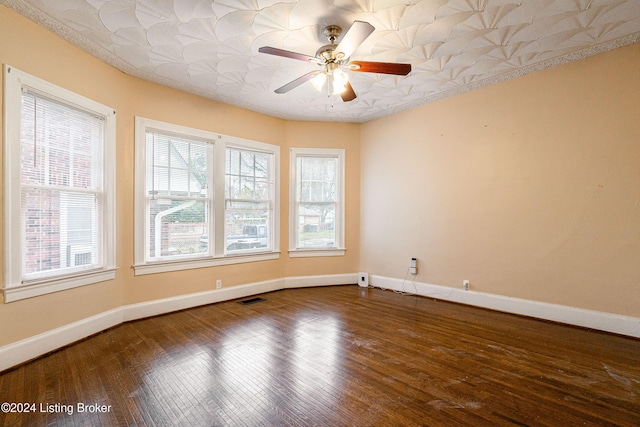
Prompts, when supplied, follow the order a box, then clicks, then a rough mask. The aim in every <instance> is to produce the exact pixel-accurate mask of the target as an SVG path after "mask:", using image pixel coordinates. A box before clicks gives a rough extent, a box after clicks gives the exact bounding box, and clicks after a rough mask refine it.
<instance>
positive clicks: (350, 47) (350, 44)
mask: <svg viewBox="0 0 640 427" xmlns="http://www.w3.org/2000/svg"><path fill="white" fill-rule="evenodd" d="M374 30H375V28H374V27H373V25H371V24H369V23H368V22H364V21H353V24H352V25H351V27H350V28H349V31H347V34H345V35H344V37H343V38H342V41H341V42H340V44H338V47H337V48H336V50H335V52H336V54H337V55H339V54H340V53H342V54H344V58H348V57H350V56H351V54H352V53H353V52H355V50H356V49H357V48H358V47H359V46H360V45H361V44H362V42H364V41H365V40H366V38H367V37H369V36H370V35H371V33H373V31H374Z"/></svg>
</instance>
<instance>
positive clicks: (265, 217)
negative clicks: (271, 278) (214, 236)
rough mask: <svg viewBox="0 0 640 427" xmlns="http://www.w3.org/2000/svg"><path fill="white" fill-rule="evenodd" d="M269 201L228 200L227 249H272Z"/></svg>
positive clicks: (226, 212) (226, 218) (226, 222)
mask: <svg viewBox="0 0 640 427" xmlns="http://www.w3.org/2000/svg"><path fill="white" fill-rule="evenodd" d="M270 224H271V221H270V208H269V203H260V202H255V203H254V202H229V201H228V202H227V209H226V211H225V248H226V250H227V251H241V250H251V249H270V247H271V243H270V242H271V240H270V236H271V232H270V229H269V228H270Z"/></svg>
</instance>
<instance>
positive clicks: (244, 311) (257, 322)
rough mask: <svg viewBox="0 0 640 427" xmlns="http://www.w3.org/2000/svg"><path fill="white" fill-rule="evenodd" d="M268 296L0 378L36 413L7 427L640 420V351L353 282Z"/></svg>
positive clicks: (195, 312)
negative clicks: (367, 287)
mask: <svg viewBox="0 0 640 427" xmlns="http://www.w3.org/2000/svg"><path fill="white" fill-rule="evenodd" d="M262 297H263V298H264V299H265V301H262V302H257V303H254V304H250V305H241V304H238V303H237V301H229V302H224V303H218V304H213V305H209V306H204V307H199V308H194V309H190V310H185V311H181V312H177V313H172V314H168V315H164V316H159V317H154V318H150V319H145V320H140V321H135V322H130V323H126V324H123V325H121V326H118V327H116V328H113V329H110V330H107V331H105V332H103V333H100V334H98V335H95V336H93V337H90V338H89V339H86V340H84V341H82V342H79V343H76V344H74V345H71V346H69V347H67V348H65V349H62V350H60V351H57V352H55V353H52V354H50V355H48V356H46V357H42V358H40V359H38V360H35V361H33V362H31V363H28V364H25V365H23V366H20V367H18V368H15V369H13V370H9V371H5V372H4V373H1V374H0V396H2V397H1V400H2V401H5V402H16V403H27V404H29V405H31V404H34V405H35V412H30V413H15V412H13V413H0V425H4V426H19V425H24V426H40V425H52V426H64V425H91V426H99V425H104V426H114V425H121V426H122V425H141V426H143V425H150V426H154V425H156V426H165V425H189V426H200V425H202V426H308V425H315V426H412V425H429V426H439V425H443V426H455V425H459V426H478V425H531V426H539V425H540V426H542V425H544V426H578V425H580V426H583V425H586V426H596V425H597V426H600V425H621V426H625V425H627V426H637V425H639V424H640V423H639V421H640V340H635V339H630V338H625V337H620V336H614V335H609V334H605V333H600V332H594V331H588V330H583V329H578V328H573V327H568V326H564V325H557V324H553V323H548V322H543V321H537V320H534V319H529V318H523V317H518V316H512V315H508V314H504V313H497V312H492V311H487V310H483V309H478V308H473V307H466V306H462V305H457V304H453V303H447V302H441V301H435V300H432V299H428V298H423V297H415V296H405V295H399V294H396V293H393V292H391V291H383V290H380V289H366V288H359V287H357V286H355V285H354V286H333V287H322V288H307V289H290V290H284V291H279V292H273V293H268V294H265V295H262ZM14 409H17V408H14Z"/></svg>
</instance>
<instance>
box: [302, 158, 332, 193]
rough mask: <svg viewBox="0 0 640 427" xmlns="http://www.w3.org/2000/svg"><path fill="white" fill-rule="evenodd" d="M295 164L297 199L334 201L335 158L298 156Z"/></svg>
mask: <svg viewBox="0 0 640 427" xmlns="http://www.w3.org/2000/svg"><path fill="white" fill-rule="evenodd" d="M297 166H298V199H299V200H300V201H308V202H335V201H336V197H337V194H336V187H335V183H336V172H337V166H338V159H337V158H334V157H329V158H325V157H299V158H298V161H297Z"/></svg>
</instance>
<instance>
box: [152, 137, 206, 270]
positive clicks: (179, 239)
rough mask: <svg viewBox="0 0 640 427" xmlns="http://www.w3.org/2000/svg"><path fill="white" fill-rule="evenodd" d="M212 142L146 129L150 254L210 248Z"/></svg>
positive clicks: (156, 257)
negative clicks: (210, 165)
mask: <svg viewBox="0 0 640 427" xmlns="http://www.w3.org/2000/svg"><path fill="white" fill-rule="evenodd" d="M212 148H213V145H212V144H211V143H210V142H207V141H200V140H196V139H193V138H185V137H180V136H176V135H172V134H169V133H165V132H163V131H159V130H155V129H150V128H149V129H147V130H146V152H147V156H146V159H147V160H146V172H147V173H146V191H145V198H146V210H147V216H148V218H147V224H146V227H145V228H146V230H145V234H146V238H145V246H146V249H145V252H146V258H147V259H148V260H160V259H168V258H174V257H182V256H191V255H193V254H208V252H209V239H208V234H209V218H210V214H209V210H210V207H211V202H212V198H211V197H210V190H209V181H210V180H211V176H210V175H211V168H210V167H209V164H210V163H211V159H212V155H213V151H212Z"/></svg>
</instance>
